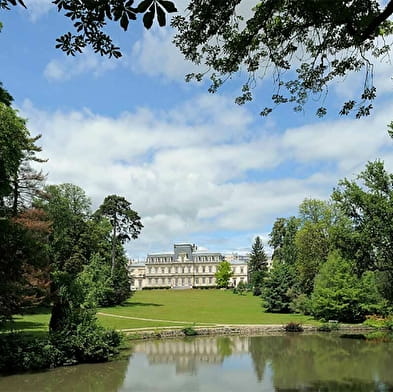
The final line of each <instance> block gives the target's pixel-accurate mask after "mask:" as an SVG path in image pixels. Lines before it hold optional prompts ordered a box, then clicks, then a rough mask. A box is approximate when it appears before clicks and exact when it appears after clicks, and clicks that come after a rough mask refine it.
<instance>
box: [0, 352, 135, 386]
mask: <svg viewBox="0 0 393 392" xmlns="http://www.w3.org/2000/svg"><path fill="white" fill-rule="evenodd" d="M127 367H128V361H127V360H124V359H122V360H116V361H113V362H108V363H99V364H89V365H86V364H85V365H78V366H70V367H62V368H58V369H54V370H51V371H50V372H40V373H32V374H31V373H30V374H21V375H15V376H9V377H1V378H0V391H13V392H26V391H40V392H52V391H56V392H69V391H86V392H87V391H94V392H112V391H113V392H115V391H118V390H120V389H121V387H122V385H123V384H124V379H125V375H126V371H127Z"/></svg>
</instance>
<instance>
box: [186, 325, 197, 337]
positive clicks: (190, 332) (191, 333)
mask: <svg viewBox="0 0 393 392" xmlns="http://www.w3.org/2000/svg"><path fill="white" fill-rule="evenodd" d="M182 331H183V333H184V335H186V336H196V335H198V332H197V331H196V330H195V329H194V328H193V327H186V328H183V329H182Z"/></svg>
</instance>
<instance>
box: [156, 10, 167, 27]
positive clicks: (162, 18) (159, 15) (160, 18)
mask: <svg viewBox="0 0 393 392" xmlns="http://www.w3.org/2000/svg"><path fill="white" fill-rule="evenodd" d="M157 19H158V24H159V25H160V26H161V27H162V26H165V23H166V21H165V12H164V10H163V9H162V8H161V7H160V6H158V7H157Z"/></svg>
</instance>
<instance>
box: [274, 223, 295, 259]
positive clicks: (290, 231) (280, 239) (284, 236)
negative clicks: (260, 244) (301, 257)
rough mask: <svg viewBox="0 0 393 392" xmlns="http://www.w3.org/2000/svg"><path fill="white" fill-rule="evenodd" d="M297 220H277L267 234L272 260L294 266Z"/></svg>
mask: <svg viewBox="0 0 393 392" xmlns="http://www.w3.org/2000/svg"><path fill="white" fill-rule="evenodd" d="M299 224H300V221H299V219H298V218H296V217H294V216H291V217H290V218H277V219H276V221H275V222H274V225H273V229H272V231H271V233H270V234H269V236H270V240H269V245H270V246H272V247H273V256H272V259H273V260H281V261H284V262H286V263H288V264H295V261H296V254H297V252H296V245H295V236H296V233H297V231H298V228H299Z"/></svg>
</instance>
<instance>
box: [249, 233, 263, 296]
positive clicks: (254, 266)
mask: <svg viewBox="0 0 393 392" xmlns="http://www.w3.org/2000/svg"><path fill="white" fill-rule="evenodd" d="M248 274H249V278H250V282H251V285H252V287H253V294H254V295H261V288H262V285H263V280H264V278H265V276H266V274H267V256H266V253H265V250H264V249H263V243H262V240H261V238H260V237H259V236H257V237H256V238H255V241H254V243H253V244H252V248H251V253H250V261H249V262H248Z"/></svg>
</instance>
